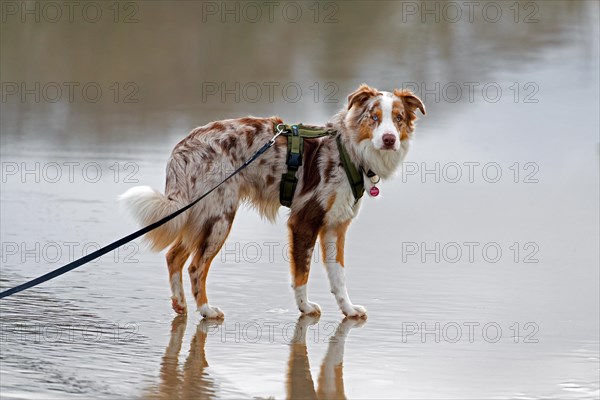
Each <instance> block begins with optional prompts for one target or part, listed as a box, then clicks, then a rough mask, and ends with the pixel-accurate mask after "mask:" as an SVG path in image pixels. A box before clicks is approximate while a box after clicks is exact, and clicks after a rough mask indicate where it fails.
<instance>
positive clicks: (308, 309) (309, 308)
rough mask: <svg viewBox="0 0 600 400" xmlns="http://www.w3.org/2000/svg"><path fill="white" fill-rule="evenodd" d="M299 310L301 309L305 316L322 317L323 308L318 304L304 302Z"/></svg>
mask: <svg viewBox="0 0 600 400" xmlns="http://www.w3.org/2000/svg"><path fill="white" fill-rule="evenodd" d="M298 309H300V312H301V313H302V314H303V315H321V307H320V306H319V305H318V304H317V303H312V302H310V301H306V302H302V304H300V305H299V306H298Z"/></svg>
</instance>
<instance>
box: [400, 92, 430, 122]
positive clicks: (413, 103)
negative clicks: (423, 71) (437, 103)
mask: <svg viewBox="0 0 600 400" xmlns="http://www.w3.org/2000/svg"><path fill="white" fill-rule="evenodd" d="M394 96H396V97H398V98H400V100H402V104H404V108H405V109H406V111H407V112H409V113H412V114H414V113H415V111H416V110H417V108H418V109H419V110H420V111H421V114H423V115H425V114H426V112H425V105H424V104H423V102H422V101H421V99H419V98H418V97H417V96H415V94H414V93H413V92H411V91H410V90H400V89H395V90H394ZM415 117H416V115H415Z"/></svg>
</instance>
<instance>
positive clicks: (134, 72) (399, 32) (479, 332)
mask: <svg viewBox="0 0 600 400" xmlns="http://www.w3.org/2000/svg"><path fill="white" fill-rule="evenodd" d="M102 4H103V5H102V7H104V8H103V14H102V15H103V16H104V17H102V18H101V19H100V20H99V21H98V22H97V23H89V22H86V21H85V20H83V19H82V18H80V17H77V15H78V14H75V21H74V22H72V23H70V22H68V21H66V20H64V18H63V19H62V20H60V21H58V22H55V23H51V22H48V21H44V18H43V17H44V15H42V20H41V21H40V22H39V23H36V22H35V21H32V20H31V19H30V20H26V21H25V22H24V23H23V22H21V20H20V18H19V17H14V16H12V15H8V16H7V19H6V21H3V22H2V24H1V29H2V31H1V34H2V35H1V45H2V54H1V55H2V57H1V61H0V66H1V72H2V82H3V95H5V96H6V97H5V98H3V100H2V104H1V105H2V115H1V122H0V123H1V132H2V134H1V145H2V146H1V152H0V156H1V160H2V190H1V202H0V211H1V221H2V225H1V229H0V236H1V242H2V269H1V272H2V274H1V278H0V287H1V288H2V289H6V288H8V287H11V286H13V285H16V284H19V283H21V282H23V281H25V280H27V279H30V278H33V277H35V276H38V275H40V274H42V273H45V272H47V271H49V270H51V269H54V268H57V267H59V266H61V265H62V264H65V263H67V262H68V261H71V260H72V259H73V258H75V257H79V256H81V255H83V254H86V252H89V251H91V250H93V249H95V248H96V247H97V246H98V245H101V244H105V243H108V242H110V241H112V240H114V239H116V238H118V237H121V236H123V235H124V234H127V233H129V232H130V231H132V230H133V229H134V228H135V225H134V224H133V222H132V221H131V220H130V219H129V218H127V216H126V215H125V214H124V213H122V212H121V211H119V210H118V208H117V206H116V203H115V198H116V196H117V195H118V194H120V193H122V192H124V191H125V190H126V189H127V188H129V187H131V186H135V185H138V184H145V185H150V186H153V187H156V188H160V189H162V187H163V185H164V168H165V163H166V160H167V158H168V156H169V152H170V150H171V148H172V147H173V146H174V145H175V144H176V143H177V142H178V141H179V140H180V139H181V137H183V136H184V135H185V134H186V133H187V132H188V131H189V130H191V129H192V128H193V127H195V126H197V125H202V124H204V123H207V122H209V121H212V120H215V119H222V118H229V117H237V116H243V115H247V114H252V115H265V116H268V115H273V114H277V115H279V116H281V117H282V118H283V119H284V120H286V121H302V122H305V123H323V122H324V121H326V119H327V118H328V116H330V115H331V114H333V113H334V112H335V111H336V110H337V109H338V108H339V107H341V106H342V105H343V102H344V100H345V96H346V93H349V92H351V91H352V90H353V89H354V88H355V87H356V86H357V85H358V84H359V83H361V82H363V81H364V82H367V83H369V84H371V85H373V86H375V87H378V88H381V89H384V88H385V89H391V88H393V87H398V86H401V85H402V84H403V83H404V85H405V86H407V87H413V86H414V83H416V84H417V87H418V88H419V90H418V91H417V93H418V94H419V95H420V96H421V98H422V99H423V100H424V101H425V104H426V106H427V116H425V117H423V118H422V119H421V121H420V122H419V126H418V129H417V135H416V141H415V143H414V146H413V147H412V149H411V151H410V153H409V156H408V159H407V163H406V165H405V169H404V171H403V172H402V173H401V174H399V176H398V177H397V178H396V179H395V180H393V181H390V182H386V183H384V184H382V185H381V191H382V196H381V197H380V198H377V199H365V201H364V205H363V209H362V211H361V215H360V217H359V218H358V219H357V220H356V221H355V222H354V223H353V225H352V227H351V228H350V233H349V237H348V244H347V246H346V252H347V256H346V259H347V264H348V266H347V275H348V286H349V291H350V295H351V298H352V299H353V301H354V302H355V303H357V304H362V305H364V306H365V307H366V308H367V309H368V311H369V318H368V320H367V321H366V322H364V323H358V322H356V321H343V320H342V317H341V314H340V313H339V311H338V310H337V308H336V305H335V302H334V300H333V298H332V296H331V294H330V293H329V292H328V284H327V281H326V275H325V273H324V270H323V268H322V265H321V262H320V261H318V257H317V256H318V255H315V262H314V263H313V269H312V273H311V279H310V289H309V291H310V296H311V300H312V301H315V302H317V303H319V304H320V305H321V307H322V308H323V316H322V317H321V318H320V320H318V321H317V320H312V319H300V320H299V319H298V313H297V311H296V309H295V306H294V300H293V295H292V292H291V289H290V287H289V280H290V278H289V272H288V266H287V255H286V242H287V233H286V227H285V215H286V212H285V210H283V209H282V210H281V212H280V219H279V221H278V222H277V223H276V224H275V225H270V224H268V223H266V222H264V221H261V220H260V218H259V217H258V216H257V215H256V214H255V213H254V212H253V211H252V210H251V209H247V208H245V209H243V210H241V212H240V213H238V217H237V219H236V221H235V223H234V228H233V230H232V233H231V235H230V238H229V240H228V242H227V245H226V248H225V250H223V251H222V252H221V254H220V256H218V257H217V259H216V260H215V263H214V264H213V268H212V269H211V273H210V277H209V280H208V291H209V296H210V300H211V303H213V304H216V305H218V306H219V307H220V308H222V309H223V310H224V312H225V314H226V319H225V321H224V322H223V323H222V324H220V325H218V324H214V323H207V322H201V321H200V318H199V316H198V315H197V314H190V315H189V316H188V318H187V319H185V318H181V317H175V316H174V313H173V312H172V310H171V307H170V301H169V297H170V293H169V287H168V283H167V270H166V266H165V262H164V256H163V255H162V254H154V253H151V252H149V251H148V250H146V249H145V248H144V247H143V244H142V243H141V242H140V243H139V244H133V245H130V246H126V247H124V248H122V249H120V250H119V252H117V253H115V254H113V255H106V256H104V257H102V258H101V259H100V260H98V261H95V262H93V263H91V264H90V265H88V266H86V267H83V268H80V269H78V270H75V271H73V272H71V273H69V274H66V275H64V276H62V277H60V278H58V279H56V280H53V281H51V282H48V283H46V284H44V285H42V286H39V287H37V288H35V289H31V290H28V291H26V292H23V293H21V294H18V295H15V296H14V297H11V298H8V299H5V300H2V301H1V302H0V313H1V325H2V326H1V328H2V330H1V337H0V339H1V340H0V345H1V356H0V357H1V358H0V370H1V374H2V379H1V382H0V390H1V394H2V398H44V399H45V398H57V399H58V398H60V399H62V398H71V397H72V398H90V397H94V398H115V397H126V398H190V397H199V398H284V397H288V398H290V397H294V398H301V397H307V398H311V397H320V398H321V397H323V398H324V397H332V398H340V397H344V396H347V397H348V398H477V399H479V398H523V399H525V398H527V399H529V398H544V399H548V398H556V399H580V398H586V399H587V398H598V396H599V394H600V392H599V390H600V389H599V381H598V373H599V367H600V357H599V351H600V350H599V338H598V337H599V317H598V315H599V268H598V265H599V258H598V241H599V232H598V220H599V212H598V211H599V210H598V203H599V197H600V196H599V186H598V182H599V173H598V161H599V160H598V159H599V150H600V148H599V140H598V131H599V122H598V109H599V102H598V98H599V93H598V84H599V79H598V67H599V63H598V39H597V38H598V23H599V22H598V21H599V19H598V15H599V14H598V13H599V6H598V3H596V2H584V1H572V2H560V1H552V2H537V3H533V2H519V3H517V5H518V7H519V10H520V13H519V16H518V20H519V22H517V23H515V21H514V18H515V16H514V14H513V10H514V9H510V8H509V7H510V5H511V4H512V3H511V4H509V3H508V2H506V3H498V4H500V5H501V8H502V11H503V17H502V18H501V19H500V20H499V21H498V22H497V23H493V22H489V21H487V20H486V19H485V18H482V17H481V14H475V16H474V22H473V23H470V22H469V21H468V19H466V15H465V16H464V17H463V18H462V19H461V20H460V21H458V22H455V23H452V22H450V21H448V18H449V17H447V16H446V18H445V17H444V15H442V17H441V19H440V22H438V23H436V22H435V21H434V20H433V18H432V17H431V16H429V17H427V23H425V24H422V23H421V20H420V18H421V15H420V12H422V10H418V11H417V14H416V15H413V14H412V11H411V10H413V9H407V8H406V7H407V6H410V5H412V4H417V6H418V3H413V2H352V3H335V4H337V8H336V7H334V6H331V4H333V3H331V2H330V3H326V4H325V5H321V6H319V7H321V8H319V11H320V13H319V15H318V18H317V19H318V21H319V22H318V23H314V22H313V17H314V14H312V13H313V12H314V10H313V9H309V8H308V6H309V4H308V3H302V4H303V5H302V7H304V8H303V9H302V10H303V14H302V15H303V16H304V17H303V18H302V19H301V20H300V21H299V22H298V23H291V22H289V21H287V20H286V19H284V18H282V17H281V15H279V14H275V17H274V18H275V20H274V21H273V22H269V21H268V20H266V19H262V20H261V21H259V22H258V23H250V22H248V21H245V20H244V17H248V16H249V15H250V14H241V17H242V18H241V19H240V23H235V22H234V21H233V19H232V17H231V16H230V17H227V18H229V19H227V22H226V23H222V22H221V20H220V18H221V16H220V15H219V14H216V16H215V15H212V14H210V15H206V12H207V11H209V10H207V9H203V8H202V7H203V5H202V4H203V3H200V2H198V3H194V2H180V3H178V4H177V6H178V7H174V6H173V5H172V4H166V3H162V2H157V3H150V2H141V3H136V4H137V5H138V8H137V9H125V8H122V9H120V11H121V14H119V18H118V20H119V21H121V22H119V23H115V22H113V19H112V18H113V16H114V15H113V14H112V12H113V10H112V9H110V8H108V7H109V4H108V3H102ZM204 4H205V6H206V4H208V3H204ZM210 4H212V3H210ZM216 4H217V7H219V3H216ZM231 4H235V3H231ZM327 4H329V5H330V8H325V7H326V5H327ZM429 4H435V2H431V3H429ZM454 4H458V5H461V4H462V3H460V2H459V3H454ZM531 4H534V5H535V6H536V7H537V8H536V7H533V6H532V5H531ZM513 6H514V5H513ZM240 7H241V6H240ZM403 7H404V8H403ZM432 7H433V6H432ZM440 7H441V6H440ZM465 7H466V6H464V7H463V12H465V10H466V8H465ZM132 10H133V11H135V13H134V14H135V18H137V19H138V22H135V23H130V24H125V23H122V20H123V18H125V17H124V16H125V15H129V14H127V13H131V12H132ZM332 10H333V11H334V13H333V16H334V19H337V22H335V21H334V22H332V23H323V19H325V18H326V17H327V16H328V15H329V14H328V13H331V12H332ZM536 10H537V11H536ZM203 11H204V14H203ZM450 11H451V10H449V11H448V12H450ZM48 12H50V11H48ZM247 12H250V10H247ZM290 12H291V11H290ZM490 12H491V11H490ZM532 12H534V14H533V17H531V18H533V19H537V20H538V21H537V22H532V21H531V19H528V21H529V22H527V23H525V22H524V20H525V19H526V17H528V16H530V14H531V13H532ZM48 15H49V14H48ZM204 17H206V22H203V18H204ZM246 19H247V18H246ZM488 19H489V16H488ZM23 82H25V83H26V85H27V86H26V88H34V91H35V83H36V82H39V83H40V91H39V97H40V98H39V101H36V99H35V94H29V95H27V94H25V95H24V96H25V97H24V100H23V99H22V98H21V95H22V93H21V92H19V93H17V94H8V93H9V92H10V90H12V89H13V88H14V86H10V85H9V86H7V83H9V84H10V83H16V84H18V86H19V85H20V84H21V83H23ZM53 82H54V83H57V84H58V85H59V86H61V87H63V89H64V87H65V82H77V83H79V84H80V85H79V86H78V87H83V86H84V85H85V84H86V83H90V82H96V83H97V84H98V85H99V86H100V88H101V89H102V96H101V98H100V99H99V100H98V101H97V102H92V101H90V100H89V98H87V99H86V98H85V97H84V96H83V95H82V94H81V92H78V91H75V92H74V99H73V101H72V102H70V101H69V99H68V98H67V97H68V96H67V95H66V94H63V97H62V98H61V99H60V100H58V101H56V102H52V101H50V100H52V98H53V97H52V96H53V94H52V92H51V90H52V87H53V86H52V85H50V86H48V88H47V89H46V90H47V92H46V93H44V91H43V89H42V88H43V87H44V86H45V85H48V83H53ZM115 82H116V83H117V84H118V85H117V86H113V85H114V83H115ZM269 82H274V83H273V85H275V83H277V85H276V86H275V87H276V90H274V92H273V97H272V98H269V96H268V93H267V91H266V90H265V88H266V87H268V85H269V84H270V83H269ZM436 82H439V87H440V89H439V90H438V89H436ZM469 82H472V83H473V82H474V83H477V85H475V84H474V83H473V84H471V85H475V87H476V88H477V89H476V90H474V91H473V98H472V99H471V98H469V93H468V90H466V89H467V88H468V85H469ZM128 83H132V85H133V86H127V87H126V85H127V84H128ZM222 83H224V84H225V88H226V89H232V90H233V93H234V94H226V95H225V98H224V99H222V98H221V95H222V93H221V86H220V85H221V84H222ZM236 83H239V87H240V89H239V91H236V89H235V88H236ZM422 83H424V84H425V87H422V86H421V84H422ZM515 83H516V86H515ZM214 84H216V85H217V86H216V87H217V88H218V91H217V93H216V94H211V93H212V92H211V91H210V90H213V91H214V89H215V86H214ZM286 84H287V85H288V86H287V87H288V88H289V93H284V92H283V91H282V88H283V87H284V86H285V85H286ZM256 85H258V86H259V87H261V88H262V90H263V92H262V94H261V95H260V96H258V94H257V92H252V90H253V89H256ZM457 85H458V86H459V87H460V88H461V89H462V93H461V94H460V96H458V94H457V93H458V92H456V91H454V92H453V91H452V90H453V88H454V89H456V86H457ZM486 85H487V86H486ZM484 86H485V87H486V88H488V89H487V90H489V92H485V93H482V91H481V90H480V89H481V88H483V87H484ZM298 87H299V88H300V89H301V90H302V95H301V96H300V97H299V98H298V100H297V101H292V100H295V98H293V96H294V94H293V89H294V88H298ZM497 87H500V88H501V90H502V95H501V96H500V97H499V99H497V101H496V99H495V98H494V96H495V95H494V93H493V91H494V90H495V88H497ZM19 88H20V86H19ZM111 88H112V89H111ZM117 88H118V93H117ZM443 88H445V89H443ZM517 88H518V94H517ZM136 89H137V91H136ZM317 89H318V92H317ZM424 89H425V90H424ZM207 90H208V92H207ZM427 90H428V91H427ZM426 91H427V93H426ZM65 93H66V92H65ZM236 94H237V95H238V97H239V99H236V98H235V95H236ZM128 95H129V96H130V97H129V98H128V99H129V100H137V102H131V103H128V102H125V98H126V97H127V96H128ZM115 96H116V97H115ZM457 96H458V97H457ZM455 99H456V101H455ZM115 100H116V101H115ZM254 100H256V101H254ZM436 163H439V164H438V165H439V173H438V174H437V175H436V173H435V172H427V171H435V169H436ZM516 163H517V164H516ZM469 168H472V170H470V169H469ZM26 171H33V172H29V173H27V172H26ZM57 172H58V175H57ZM469 172H471V175H470V174H469ZM98 173H100V175H98ZM457 173H459V174H460V176H459V175H457ZM498 173H500V174H501V175H500V176H498V175H497V174H498ZM495 181H497V182H495ZM515 243H516V244H515ZM436 246H438V247H436ZM471 249H472V254H470V250H471ZM484 249H485V250H484ZM498 250H499V251H501V254H497V253H496V252H497V251H498ZM184 281H185V279H184ZM185 285H186V290H187V292H186V294H187V297H188V301H189V299H190V298H191V293H190V291H189V287H188V282H187V281H185ZM304 335H306V337H304Z"/></svg>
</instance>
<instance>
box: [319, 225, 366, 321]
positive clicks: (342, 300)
mask: <svg viewBox="0 0 600 400" xmlns="http://www.w3.org/2000/svg"><path fill="white" fill-rule="evenodd" d="M349 225H350V221H347V222H344V223H339V224H336V225H333V226H325V227H323V229H321V232H320V240H321V247H322V249H323V262H324V263H325V266H326V268H327V276H328V277H329V285H330V287H331V293H333V295H334V296H335V300H336V301H337V304H338V306H339V307H340V310H341V311H342V312H343V313H344V315H345V316H347V317H351V318H363V317H366V316H367V310H366V309H365V308H364V307H363V306H359V305H354V304H352V302H351V301H350V296H348V290H347V289H346V273H345V271H344V242H345V240H346V231H347V230H348V226H349Z"/></svg>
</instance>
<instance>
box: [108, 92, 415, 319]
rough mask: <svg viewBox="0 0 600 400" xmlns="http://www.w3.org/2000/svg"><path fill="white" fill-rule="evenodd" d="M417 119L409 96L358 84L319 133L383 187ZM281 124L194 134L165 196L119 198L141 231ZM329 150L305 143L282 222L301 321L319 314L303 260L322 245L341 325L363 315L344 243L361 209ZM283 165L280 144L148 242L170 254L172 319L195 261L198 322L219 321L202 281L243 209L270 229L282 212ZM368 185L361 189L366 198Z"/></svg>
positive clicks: (177, 151) (141, 189)
mask: <svg viewBox="0 0 600 400" xmlns="http://www.w3.org/2000/svg"><path fill="white" fill-rule="evenodd" d="M417 110H419V111H420V112H421V113H422V114H423V115H425V106H424V105H423V102H422V101H421V100H420V99H419V98H418V97H417V96H415V95H414V94H413V93H412V92H410V91H408V90H399V89H396V90H394V91H393V92H385V91H379V90H377V89H375V88H372V87H369V86H368V85H366V84H362V85H360V87H359V88H358V89H357V90H356V91H354V92H353V93H351V94H350V95H349V96H348V102H347V105H346V106H345V107H344V108H343V109H342V110H341V111H339V112H338V113H337V114H335V115H334V116H333V117H332V118H331V120H330V121H329V122H328V123H327V124H326V126H325V129H327V130H329V131H331V132H336V133H335V135H339V138H340V139H341V143H343V145H344V147H345V148H346V150H347V153H348V155H349V157H350V159H351V160H352V163H353V164H354V165H355V166H357V167H360V168H361V171H363V173H364V171H373V172H374V173H375V174H377V175H378V176H379V177H380V178H382V179H387V178H390V177H392V176H393V175H394V172H395V171H396V170H397V169H398V167H399V166H400V164H401V163H402V161H403V159H404V158H405V156H406V153H407V151H408V149H409V143H410V141H411V139H412V138H413V135H414V128H415V120H416V119H417V115H416V111H417ZM282 123H283V121H282V120H281V119H280V118H278V117H270V118H254V117H247V118H240V119H229V120H223V121H217V122H213V123H210V124H208V125H205V126H202V127H199V128H196V129H194V130H192V131H191V132H190V134H189V135H188V136H187V137H186V138H184V139H183V140H182V141H181V142H179V143H178V144H177V145H176V146H175V148H174V149H173V152H172V154H171V157H170V159H169V161H168V166H167V174H166V175H167V176H166V187H165V193H164V194H162V193H160V192H158V191H156V190H154V189H152V188H150V187H147V186H138V187H134V188H131V189H129V190H128V191H127V192H126V193H124V194H123V195H121V197H120V200H121V202H122V203H124V205H125V206H126V208H128V209H129V210H130V212H131V213H132V214H133V216H134V217H135V218H136V219H137V221H138V222H139V223H140V224H142V225H144V226H145V225H149V224H151V223H153V222H156V221H158V220H160V219H161V218H163V217H165V216H166V215H168V214H170V213H172V212H174V211H176V210H178V209H180V208H182V207H184V206H185V205H187V204H188V203H190V202H191V201H192V200H193V199H195V198H197V197H198V196H200V195H202V194H203V193H205V192H206V191H207V190H209V189H211V188H212V187H214V186H216V185H217V184H218V183H220V182H221V181H222V180H223V179H224V178H225V177H226V176H227V175H228V174H229V173H230V172H232V171H233V170H235V168H236V167H238V166H239V165H241V164H242V163H243V162H244V161H245V160H247V159H248V158H249V157H251V156H252V155H253V154H254V153H255V152H256V151H257V150H258V149H259V148H260V147H261V146H263V145H264V144H265V143H266V142H267V141H269V140H270V139H271V138H273V136H274V135H275V133H276V129H277V128H276V127H277V126H278V125H279V124H282ZM336 141H337V138H336V137H333V136H327V137H322V138H315V139H305V141H304V151H303V158H302V166H301V167H300V168H299V169H298V172H297V175H296V176H297V178H298V184H297V187H296V189H295V194H294V199H293V202H292V204H291V206H290V214H289V219H288V227H289V235H290V251H291V258H290V260H291V261H290V263H291V273H292V287H293V289H294V294H295V299H296V304H297V306H298V309H299V310H300V312H301V313H302V314H306V315H319V314H320V313H321V308H320V307H319V305H318V304H316V303H313V302H311V301H309V299H308V296H307V282H308V276H309V272H310V259H311V256H312V253H313V249H314V246H315V243H316V240H317V237H319V240H320V243H321V246H322V250H323V258H324V262H325V265H326V269H327V275H328V278H329V283H330V287H331V292H332V293H333V295H334V296H335V299H336V301H337V304H338V306H339V308H340V310H341V311H342V313H343V314H344V315H346V316H347V317H352V318H361V317H365V318H366V315H367V311H366V310H365V308H364V307H362V306H359V305H355V304H353V303H352V302H351V301H350V297H349V295H348V292H347V290H346V283H345V272H344V239H345V235H346V231H347V230H348V226H349V225H350V222H351V221H352V219H353V218H354V217H356V216H357V214H358V212H359V209H360V207H361V203H362V199H361V200H358V201H357V200H356V199H355V196H354V195H353V191H352V188H351V185H350V182H349V180H348V178H347V176H346V172H345V170H344V166H343V165H342V163H341V162H340V151H339V150H338V147H337V145H336ZM286 156H287V138H286V137H284V136H279V137H277V138H276V140H275V143H274V145H273V147H272V149H269V150H268V151H267V152H266V153H265V154H264V155H263V156H262V157H261V158H259V159H258V160H257V161H255V164H253V165H255V167H254V168H246V169H244V170H242V172H240V173H239V174H237V175H235V176H233V177H232V178H231V179H230V180H228V181H227V182H225V183H224V184H223V185H221V186H220V187H219V188H218V189H216V190H215V191H214V192H213V193H211V194H210V196H209V197H207V198H206V200H204V201H201V202H200V203H198V204H197V205H195V206H194V207H193V208H191V209H190V210H188V211H186V212H185V213H183V214H182V215H180V216H178V217H176V218H175V219H173V220H171V221H169V222H168V223H166V224H164V225H162V226H161V227H159V228H157V229H155V230H154V231H151V232H149V233H147V234H146V239H147V240H148V241H149V242H150V244H151V247H152V249H153V250H155V251H160V250H162V249H164V248H166V247H168V246H170V249H169V250H168V252H167V255H166V259H167V266H168V269H169V277H170V285H171V292H172V298H171V299H172V307H173V310H174V311H175V312H177V313H179V314H186V312H187V306H186V301H185V296H184V292H183V286H182V270H183V266H184V264H185V263H186V261H187V259H188V258H189V257H190V256H192V261H191V263H190V266H189V269H188V271H189V276H190V280H191V284H192V293H193V294H194V298H195V300H196V305H197V309H198V311H199V312H200V314H201V315H202V316H203V317H204V318H223V317H224V314H223V312H222V311H221V310H220V309H219V308H218V307H214V306H211V305H209V303H208V297H207V294H206V278H207V275H208V270H209V268H210V265H211V262H212V261H213V258H214V257H215V256H216V255H217V253H218V252H219V250H220V249H221V247H222V246H223V243H224V242H225V239H226V238H227V236H228V234H229V231H230V229H231V225H232V222H233V219H234V217H235V214H236V212H237V210H238V206H239V205H240V203H241V202H243V201H248V202H250V203H251V204H252V205H253V206H254V207H255V208H256V209H257V210H258V212H259V213H260V214H261V215H262V216H263V217H265V218H266V219H268V220H270V221H274V220H275V219H276V216H277V213H278V209H279V207H280V205H281V204H280V198H279V189H280V181H281V179H282V178H281V177H282V174H284V173H285V172H286V171H287V165H286ZM215 165H217V166H218V168H216V169H217V172H215ZM219 171H220V172H221V173H219ZM372 185H373V184H372V183H371V181H370V180H369V179H366V180H365V186H367V188H366V189H367V192H369V189H370V188H371V187H372Z"/></svg>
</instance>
